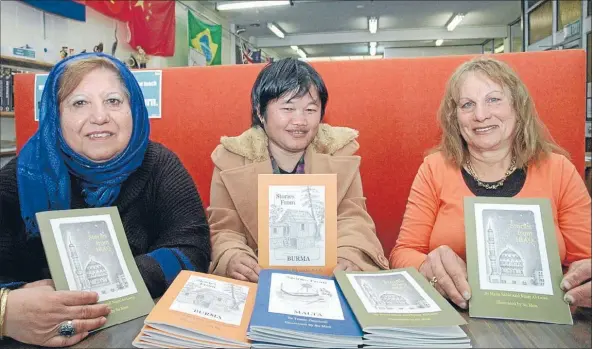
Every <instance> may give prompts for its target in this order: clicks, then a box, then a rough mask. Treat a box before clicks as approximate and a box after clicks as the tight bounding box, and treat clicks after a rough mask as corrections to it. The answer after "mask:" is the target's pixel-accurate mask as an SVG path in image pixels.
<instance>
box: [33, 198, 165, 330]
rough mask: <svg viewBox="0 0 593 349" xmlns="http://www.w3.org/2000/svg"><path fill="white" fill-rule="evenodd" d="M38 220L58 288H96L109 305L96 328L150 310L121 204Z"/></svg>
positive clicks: (49, 214)
mask: <svg viewBox="0 0 593 349" xmlns="http://www.w3.org/2000/svg"><path fill="white" fill-rule="evenodd" d="M36 219H37V223H38V225H39V231H40V234H41V241H42V243H43V248H44V250H45V255H46V258H47V263H48V265H49V270H50V273H51V276H52V279H53V281H54V284H55V287H56V290H84V291H95V292H97V293H98V294H99V301H98V303H102V304H108V305H109V306H110V308H111V313H109V315H108V316H107V322H106V323H105V325H103V326H102V327H101V328H99V329H98V330H100V329H103V328H106V327H110V326H113V325H117V324H120V323H122V322H126V321H129V320H132V319H135V318H138V317H140V316H144V315H146V314H148V313H149V312H150V310H151V309H152V307H153V306H154V302H153V300H152V298H151V296H150V293H149V292H148V289H147V288H146V285H145V284H144V280H143V279H142V276H141V275H140V271H138V267H137V266H136V262H135V260H134V256H133V255H132V251H131V250H130V246H129V244H128V239H127V237H126V234H125V231H124V227H123V224H122V222H121V218H120V216H119V212H118V210H117V207H101V208H88V209H77V210H60V211H46V212H39V213H37V214H36Z"/></svg>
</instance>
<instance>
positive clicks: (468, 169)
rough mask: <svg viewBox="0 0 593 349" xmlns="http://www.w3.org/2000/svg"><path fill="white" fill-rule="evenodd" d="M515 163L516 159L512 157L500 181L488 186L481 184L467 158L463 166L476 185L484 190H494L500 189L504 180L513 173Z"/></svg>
mask: <svg viewBox="0 0 593 349" xmlns="http://www.w3.org/2000/svg"><path fill="white" fill-rule="evenodd" d="M516 163H517V158H516V157H515V156H513V158H512V159H511V165H510V166H509V169H508V170H507V172H505V174H504V177H502V179H501V180H499V181H497V182H496V183H494V184H488V183H484V182H482V181H481V180H480V179H479V178H478V175H477V174H476V172H475V171H474V169H473V168H472V164H471V162H470V161H469V158H468V159H467V160H465V165H466V166H467V172H469V174H470V175H471V176H472V177H473V178H474V179H475V180H476V182H477V183H478V185H479V186H480V187H484V188H486V189H491V190H493V189H496V188H498V187H502V185H503V184H504V181H505V179H507V177H508V176H509V175H510V174H511V173H513V171H515V164H516Z"/></svg>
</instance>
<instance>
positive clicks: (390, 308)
mask: <svg viewBox="0 0 593 349" xmlns="http://www.w3.org/2000/svg"><path fill="white" fill-rule="evenodd" d="M335 277H336V280H337V282H338V284H339V286H340V289H341V290H342V292H343V293H344V296H345V297H346V299H347V300H348V303H349V304H350V307H351V308H352V311H353V313H354V315H355V316H356V319H357V320H358V323H359V324H360V326H361V328H362V330H363V331H364V345H365V347H367V346H368V347H374V348H394V347H397V348H421V347H435V348H470V347H471V343H470V339H469V338H468V336H467V335H466V333H465V332H464V331H463V329H461V327H460V325H465V324H467V322H466V321H465V320H464V319H463V317H462V316H461V315H460V314H459V313H458V312H457V311H456V310H455V308H453V306H452V305H451V304H449V302H448V301H447V300H446V299H445V298H443V296H441V295H440V294H439V293H438V291H437V290H436V289H435V288H434V287H432V286H430V284H429V283H428V281H427V280H426V279H425V278H424V276H422V275H421V274H420V273H419V272H418V271H417V270H416V269H414V268H403V269H394V270H383V271H376V272H344V271H336V272H335Z"/></svg>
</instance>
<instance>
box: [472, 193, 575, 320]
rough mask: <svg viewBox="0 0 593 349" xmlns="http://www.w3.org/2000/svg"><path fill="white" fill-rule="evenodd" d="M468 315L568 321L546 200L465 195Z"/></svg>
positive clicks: (549, 205) (554, 234)
mask: <svg viewBox="0 0 593 349" xmlns="http://www.w3.org/2000/svg"><path fill="white" fill-rule="evenodd" d="M464 213H465V232H466V258H467V274H468V281H469V285H470V287H471V290H472V298H471V299H470V301H469V314H470V316H472V317H484V318H500V319H514V320H528V321H536V322H549V323H556V324H572V315H571V313H570V308H569V306H568V304H566V303H565V302H564V300H563V297H564V292H563V291H562V290H561V289H560V282H561V281H562V277H563V275H562V267H561V264H560V254H559V253H558V244H557V240H556V226H555V224H554V219H553V217H554V216H553V214H552V206H551V203H550V201H549V200H548V199H543V198H539V199H528V198H520V199H519V198H485V197H466V198H465V199H464Z"/></svg>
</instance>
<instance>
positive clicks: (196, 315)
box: [133, 270, 257, 348]
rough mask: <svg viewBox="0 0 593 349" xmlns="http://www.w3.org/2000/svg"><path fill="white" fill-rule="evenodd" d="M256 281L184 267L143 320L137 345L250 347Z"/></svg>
mask: <svg viewBox="0 0 593 349" xmlns="http://www.w3.org/2000/svg"><path fill="white" fill-rule="evenodd" d="M256 289H257V285H256V284H253V283H250V282H244V281H239V280H233V279H229V278H224V277H220V276H216V275H211V274H203V273H198V272H192V271H187V270H183V271H181V273H179V275H178V276H177V277H176V278H175V280H174V281H173V283H172V284H171V286H170V287H169V289H167V291H166V292H165V294H164V295H163V297H161V299H160V300H159V301H158V303H157V304H156V306H155V307H154V309H153V310H152V311H151V312H150V314H148V316H147V317H146V319H145V320H144V327H143V328H142V330H141V331H140V333H139V334H138V336H137V337H136V339H135V340H134V342H133V345H134V346H135V347H138V348H155V347H192V348H220V347H224V348H249V346H250V344H249V342H248V340H247V325H248V323H249V319H250V317H251V313H252V312H253V305H254V301H255V293H256Z"/></svg>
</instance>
